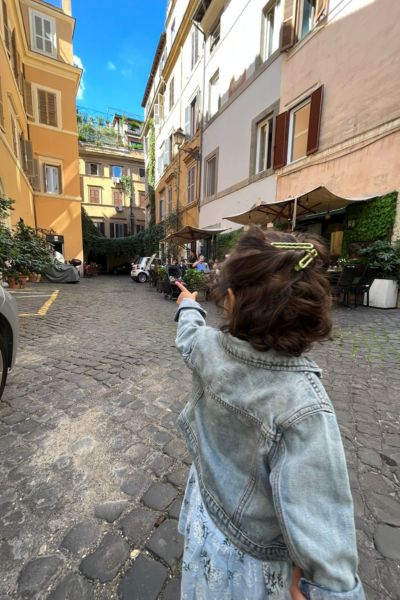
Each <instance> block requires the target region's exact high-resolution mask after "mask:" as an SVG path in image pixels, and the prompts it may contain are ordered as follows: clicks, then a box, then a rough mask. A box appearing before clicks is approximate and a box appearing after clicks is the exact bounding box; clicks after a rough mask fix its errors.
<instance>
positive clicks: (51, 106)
mask: <svg viewBox="0 0 400 600" xmlns="http://www.w3.org/2000/svg"><path fill="white" fill-rule="evenodd" d="M47 103H48V111H49V121H48V125H52V126H53V127H57V97H56V95H55V94H52V93H51V92H48V93H47Z"/></svg>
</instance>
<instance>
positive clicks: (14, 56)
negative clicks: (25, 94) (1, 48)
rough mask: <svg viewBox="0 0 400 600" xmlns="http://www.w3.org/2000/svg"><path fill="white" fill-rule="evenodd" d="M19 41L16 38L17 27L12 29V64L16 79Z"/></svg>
mask: <svg viewBox="0 0 400 600" xmlns="http://www.w3.org/2000/svg"><path fill="white" fill-rule="evenodd" d="M17 54H18V53H17V42H16V39H15V29H13V30H12V33H11V57H12V65H13V71H14V75H15V79H16V80H17V81H18V56H17Z"/></svg>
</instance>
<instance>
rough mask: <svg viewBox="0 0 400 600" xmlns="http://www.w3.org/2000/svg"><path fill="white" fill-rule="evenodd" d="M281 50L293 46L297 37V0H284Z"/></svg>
mask: <svg viewBox="0 0 400 600" xmlns="http://www.w3.org/2000/svg"><path fill="white" fill-rule="evenodd" d="M284 2H285V3H284V8H283V22H282V28H281V50H282V51H283V50H287V49H288V48H291V47H292V46H293V44H294V42H295V39H296V8H297V2H296V0H284Z"/></svg>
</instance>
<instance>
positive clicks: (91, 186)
mask: <svg viewBox="0 0 400 600" xmlns="http://www.w3.org/2000/svg"><path fill="white" fill-rule="evenodd" d="M79 156H80V166H79V171H80V176H81V195H82V204H83V207H84V208H85V210H86V213H87V214H88V216H89V217H90V218H91V220H92V222H93V223H94V225H95V226H96V228H97V229H98V230H99V232H100V233H102V234H103V235H105V236H106V237H109V238H120V237H126V236H128V235H133V234H135V233H138V232H139V231H141V230H142V229H144V226H145V214H144V206H145V170H144V158H143V151H142V150H138V149H130V148H129V147H123V146H120V147H118V146H115V147H113V146H110V145H102V146H98V145H96V144H92V143H87V142H79ZM127 184H129V185H127ZM129 187H130V189H129Z"/></svg>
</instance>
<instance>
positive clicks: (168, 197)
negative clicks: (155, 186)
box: [167, 187, 172, 215]
mask: <svg viewBox="0 0 400 600" xmlns="http://www.w3.org/2000/svg"><path fill="white" fill-rule="evenodd" d="M167 202H168V214H169V215H170V214H171V213H172V187H169V188H168V189H167Z"/></svg>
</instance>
